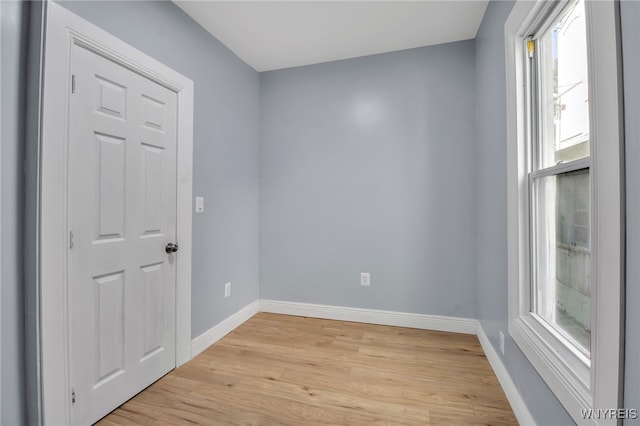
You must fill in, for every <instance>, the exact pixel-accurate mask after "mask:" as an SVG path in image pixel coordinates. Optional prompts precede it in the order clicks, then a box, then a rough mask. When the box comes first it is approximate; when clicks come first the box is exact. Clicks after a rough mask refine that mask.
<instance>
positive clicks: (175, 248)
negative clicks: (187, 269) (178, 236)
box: [164, 243, 178, 253]
mask: <svg viewBox="0 0 640 426" xmlns="http://www.w3.org/2000/svg"><path fill="white" fill-rule="evenodd" d="M164 251H166V252H167V253H175V252H177V251H178V245H177V244H173V243H169V244H167V246H166V247H165V248H164Z"/></svg>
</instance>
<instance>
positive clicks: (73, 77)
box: [71, 74, 76, 93]
mask: <svg viewBox="0 0 640 426" xmlns="http://www.w3.org/2000/svg"><path fill="white" fill-rule="evenodd" d="M71 93H76V75H75V74H71Z"/></svg>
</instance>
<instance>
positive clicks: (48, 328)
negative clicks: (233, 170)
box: [37, 1, 194, 425]
mask: <svg viewBox="0 0 640 426" xmlns="http://www.w3.org/2000/svg"><path fill="white" fill-rule="evenodd" d="M46 7H47V18H46V38H45V44H46V48H45V52H44V54H45V57H44V62H45V65H44V87H43V90H44V92H43V96H42V99H41V107H42V117H43V122H42V133H41V134H42V139H41V144H40V147H39V148H40V153H39V158H38V161H39V171H38V173H39V177H38V180H39V188H38V189H39V212H38V249H37V250H38V254H37V256H38V267H39V271H38V276H39V285H38V292H39V294H38V303H39V306H38V314H39V318H38V322H39V330H38V333H39V336H38V338H39V343H40V351H41V352H40V354H39V360H38V361H39V363H40V372H39V374H40V376H39V389H38V391H39V392H40V396H41V398H42V399H41V400H42V403H41V406H40V407H39V408H40V412H39V413H38V415H39V416H40V418H39V419H38V420H39V423H41V424H60V425H62V424H70V409H71V386H70V384H69V357H68V355H69V346H68V329H67V326H68V323H67V316H66V312H67V293H68V291H67V290H68V283H67V271H66V269H67V247H68V231H67V210H66V209H67V197H66V194H67V180H66V178H67V158H66V154H67V132H68V128H67V125H66V123H67V112H68V94H69V91H70V81H71V75H70V68H69V64H70V61H69V57H70V52H71V49H72V46H73V45H74V44H77V45H80V46H83V47H85V48H87V49H90V50H92V51H94V52H96V53H98V54H100V55H101V56H104V57H106V58H108V59H109V60H111V61H113V62H115V63H118V64H120V65H122V66H124V67H126V68H128V69H130V70H133V71H135V72H137V73H138V74H140V75H142V76H144V77H146V78H149V79H151V80H153V81H155V82H157V83H158V84H160V85H162V86H164V87H166V88H168V89H169V90H172V91H174V92H176V94H177V97H178V131H177V136H178V153H177V155H178V158H177V181H178V186H177V219H176V220H177V239H178V241H179V243H180V257H179V258H178V261H177V264H176V366H180V365H182V364H184V363H185V362H187V361H189V360H190V359H191V239H192V229H191V228H192V226H191V225H192V216H191V195H192V185H193V183H192V182H193V111H194V108H193V105H194V103H193V102H194V101H193V99H194V88H193V81H191V80H190V79H189V78H187V77H185V76H183V75H181V74H179V73H177V72H176V71H174V70H172V69H170V68H168V67H167V66H165V65H163V64H161V63H160V62H158V61H157V60H155V59H153V58H151V57H150V56H147V55H146V54H144V53H142V52H140V51H139V50H137V49H135V48H133V47H132V46H130V45H128V44H126V43H124V42H123V41H121V40H119V39H117V38H116V37H114V36H113V35H111V34H109V33H107V32H106V31H103V30H102V29H100V28H98V27H97V26H95V25H93V24H92V23H90V22H88V21H86V20H84V19H82V18H80V17H79V16H77V15H75V14H73V13H71V12H69V11H68V10H66V9H65V8H63V7H62V6H60V5H58V4H56V3H54V2H52V1H49V2H47V3H46Z"/></svg>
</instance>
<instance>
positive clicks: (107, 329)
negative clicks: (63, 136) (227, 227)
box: [68, 45, 178, 424]
mask: <svg viewBox="0 0 640 426" xmlns="http://www.w3.org/2000/svg"><path fill="white" fill-rule="evenodd" d="M71 73H72V75H73V80H72V81H73V83H72V86H73V89H72V93H71V94H70V95H69V96H70V103H69V104H70V109H69V121H68V123H69V124H68V125H69V148H68V149H69V151H68V152H69V154H68V187H69V194H68V199H69V205H68V226H69V230H70V235H69V238H70V243H69V256H68V259H69V261H68V262H69V263H68V280H69V319H68V320H69V345H70V355H69V358H70V359H69V363H70V366H69V367H70V368H69V371H70V387H71V388H72V391H73V393H72V395H73V397H72V399H73V400H74V402H73V403H72V408H71V415H72V421H73V423H74V424H90V423H93V422H95V421H97V420H98V419H100V418H101V417H103V416H104V415H106V414H107V413H109V412H110V411H111V410H113V409H114V408H116V407H117V406H118V405H120V404H121V403H123V402H124V401H126V400H127V399H129V398H131V397H132V396H133V395H135V394H136V393H138V392H139V391H141V390H142V389H144V388H145V387H147V386H148V385H150V384H151V383H153V382H154V381H155V380H157V379H158V378H160V377H161V376H163V375H164V374H166V373H167V372H168V371H170V370H171V369H173V368H174V367H175V288H176V256H177V255H178V253H167V252H166V251H165V248H166V246H167V244H169V243H175V242H176V137H177V131H176V126H177V115H176V114H177V95H176V93H175V92H172V91H170V90H168V89H166V88H164V87H162V86H160V85H159V84H156V83H155V82H153V81H151V80H148V79H147V78H144V77H142V76H140V75H139V74H136V73H135V72H132V71H130V70H128V69H127V68H125V67H123V66H120V65H118V64H116V63H114V62H112V61H110V60H108V59H105V58H104V57H102V56H99V55H97V54H95V53H93V52H91V51H89V50H87V49H85V48H82V47H79V46H76V45H74V46H73V48H72V51H71Z"/></svg>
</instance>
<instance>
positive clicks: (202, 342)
mask: <svg viewBox="0 0 640 426" xmlns="http://www.w3.org/2000/svg"><path fill="white" fill-rule="evenodd" d="M259 306H260V303H259V301H257V300H256V301H255V302H252V303H250V304H248V305H247V306H245V307H244V308H242V309H240V310H239V311H238V312H236V313H235V314H233V315H231V316H230V317H228V318H227V319H225V320H224V321H222V322H221V323H219V324H217V325H215V326H213V327H211V328H210V329H209V330H207V331H205V332H204V333H202V334H201V335H199V336H198V337H196V338H195V339H193V340H192V341H191V358H195V357H196V356H197V355H198V354H199V353H201V352H202V351H204V350H205V349H207V348H208V347H209V346H211V345H213V344H214V343H215V342H217V341H218V340H220V339H222V338H223V337H224V336H226V335H227V334H229V333H230V332H232V331H233V330H234V329H236V328H237V327H238V326H239V325H241V324H242V323H243V322H245V321H246V320H248V319H249V318H251V317H252V316H254V315H255V314H257V313H258V308H259Z"/></svg>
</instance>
